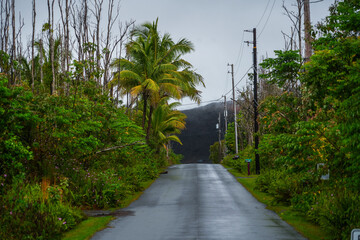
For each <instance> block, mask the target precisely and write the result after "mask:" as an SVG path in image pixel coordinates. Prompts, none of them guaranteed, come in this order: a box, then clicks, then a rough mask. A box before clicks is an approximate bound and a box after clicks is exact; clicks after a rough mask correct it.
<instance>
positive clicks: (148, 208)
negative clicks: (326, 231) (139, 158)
mask: <svg viewBox="0 0 360 240" xmlns="http://www.w3.org/2000/svg"><path fill="white" fill-rule="evenodd" d="M123 213H124V214H123V216H120V217H119V218H117V219H116V220H114V221H112V222H111V223H110V228H107V229H105V230H103V231H101V232H98V233H97V234H96V235H95V236H94V237H93V238H92V239H94V240H95V239H96V240H98V239H102V240H103V239H109V240H110V239H111V240H112V239H114V240H115V239H121V240H165V239H166V240H190V239H194V240H195V239H196V240H198V239H199V240H200V239H201V240H230V239H231V240H242V239H244V240H262V239H266V240H272V239H284V240H291V239H305V238H304V237H302V236H301V235H300V234H299V233H297V232H296V231H295V230H294V229H293V228H292V227H291V226H289V225H288V224H287V223H285V222H283V221H282V220H281V219H280V218H279V217H278V216H277V215H276V214H275V213H274V212H272V211H270V210H267V209H265V206H264V205H263V204H261V203H259V202H258V201H257V200H256V199H255V198H254V197H253V196H252V195H251V194H250V193H249V192H247V191H246V189H245V188H244V187H243V186H242V185H241V184H239V183H238V182H237V181H236V179H235V178H234V177H233V176H232V175H231V174H229V173H228V172H227V170H226V169H225V168H224V167H222V166H221V165H215V164H183V165H175V166H172V167H170V168H169V169H168V174H163V175H161V177H160V178H159V179H157V180H156V181H155V182H154V184H153V185H151V187H150V188H148V189H147V190H146V191H145V192H144V194H143V195H142V196H141V197H140V198H139V199H138V200H137V201H135V202H133V203H132V204H131V205H130V206H129V207H128V208H126V209H124V210H123Z"/></svg>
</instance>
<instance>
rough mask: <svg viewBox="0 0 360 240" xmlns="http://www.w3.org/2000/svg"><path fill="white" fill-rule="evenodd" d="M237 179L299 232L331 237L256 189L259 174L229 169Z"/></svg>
mask: <svg viewBox="0 0 360 240" xmlns="http://www.w3.org/2000/svg"><path fill="white" fill-rule="evenodd" d="M228 171H229V172H230V173H231V174H232V175H234V176H235V177H236V178H237V180H238V181H239V182H240V183H241V184H242V185H243V186H244V187H245V188H246V189H247V190H248V191H249V192H250V193H251V194H252V195H253V196H254V197H255V198H256V199H257V200H258V201H259V202H262V203H264V204H265V205H266V206H267V207H266V208H267V209H269V210H272V211H274V212H275V213H276V214H278V215H279V216H280V218H281V219H282V220H284V221H285V222H287V223H288V224H290V225H291V226H293V227H294V228H295V229H296V230H297V231H298V232H299V233H301V234H302V235H303V236H304V237H306V238H307V239H309V240H325V239H329V235H328V234H327V233H326V232H325V231H324V230H322V229H321V228H320V226H318V225H316V224H313V223H312V222H310V221H308V220H307V219H306V216H305V215H303V214H302V213H300V212H298V211H295V210H293V209H292V208H291V207H289V206H284V205H281V204H277V203H274V201H273V197H272V196H271V195H269V194H267V193H264V192H260V191H259V190H256V189H255V182H256V178H257V175H250V176H247V174H246V175H245V174H243V173H240V172H238V171H236V170H235V169H228Z"/></svg>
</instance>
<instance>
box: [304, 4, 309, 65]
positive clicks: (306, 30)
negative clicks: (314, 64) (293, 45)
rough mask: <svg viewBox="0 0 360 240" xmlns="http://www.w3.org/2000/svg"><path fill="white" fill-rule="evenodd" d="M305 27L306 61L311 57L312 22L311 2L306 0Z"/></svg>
mask: <svg viewBox="0 0 360 240" xmlns="http://www.w3.org/2000/svg"><path fill="white" fill-rule="evenodd" d="M304 29H305V62H308V61H309V60H310V57H311V35H310V31H311V22H310V3H309V0H304Z"/></svg>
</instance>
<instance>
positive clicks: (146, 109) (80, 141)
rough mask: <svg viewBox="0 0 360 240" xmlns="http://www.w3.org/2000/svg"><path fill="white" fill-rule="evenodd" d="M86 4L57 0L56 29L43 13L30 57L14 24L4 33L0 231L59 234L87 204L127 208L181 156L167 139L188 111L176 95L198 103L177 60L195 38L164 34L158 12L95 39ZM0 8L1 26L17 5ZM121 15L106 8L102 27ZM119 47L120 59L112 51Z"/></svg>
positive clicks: (195, 81) (188, 71) (192, 76)
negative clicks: (149, 20)
mask: <svg viewBox="0 0 360 240" xmlns="http://www.w3.org/2000/svg"><path fill="white" fill-rule="evenodd" d="M35 2H36V1H33V4H34V7H35ZM53 2H54V1H53ZM95 2H96V3H97V4H103V3H102V2H103V1H101V2H100V1H99V2H98V1H95ZM110 3H112V4H114V3H113V1H110ZM5 4H6V5H5ZM84 4H86V1H81V2H76V3H73V4H72V5H69V2H68V1H59V8H60V11H61V18H62V19H61V20H62V23H63V25H61V24H60V25H58V27H56V28H55V26H54V25H53V21H54V15H53V14H52V15H51V14H50V15H49V21H48V23H46V24H44V25H43V28H42V30H41V32H40V33H39V35H38V36H39V37H38V38H33V39H32V41H31V43H30V44H29V46H30V47H29V49H31V50H32V51H30V52H32V54H30V52H27V53H24V52H22V51H21V49H22V45H21V41H20V39H18V38H16V39H12V38H11V35H10V33H9V32H6V31H4V34H5V35H2V37H1V49H0V216H1V218H0V239H61V237H62V235H63V233H64V232H67V231H69V230H71V229H74V228H75V227H76V226H78V224H79V223H81V222H82V221H83V220H85V219H86V216H84V214H83V212H82V210H84V209H116V208H120V207H124V206H127V205H128V204H129V203H130V202H131V201H132V200H134V198H136V197H137V196H139V194H140V193H141V191H143V190H144V188H146V187H147V186H149V185H150V184H151V182H152V181H153V180H154V179H155V178H157V177H158V175H159V173H160V172H161V171H162V170H163V168H164V167H166V166H168V165H170V164H173V163H179V162H180V159H181V156H179V155H175V154H174V153H173V152H172V150H171V148H170V142H171V141H176V142H180V140H179V139H178V137H177V136H176V134H178V133H180V131H181V130H182V129H184V127H185V118H186V116H185V115H184V114H182V113H181V112H179V111H177V110H176V109H175V108H176V106H177V104H178V103H176V102H174V101H173V100H179V99H181V98H183V97H190V98H191V99H193V100H194V101H196V102H198V101H200V92H199V91H198V90H197V89H196V87H197V86H198V85H199V84H203V80H202V77H201V76H200V75H199V74H197V73H196V72H195V71H193V70H192V66H191V64H190V63H189V62H187V61H185V60H184V59H183V58H182V57H183V55H185V54H187V53H190V52H192V51H193V50H194V48H193V45H192V43H191V42H190V41H189V40H187V39H181V40H179V41H178V42H174V41H173V40H172V38H171V36H170V35H169V34H168V33H165V34H163V35H161V34H160V33H159V31H158V29H157V25H158V21H157V20H156V21H154V22H152V23H144V24H142V25H138V26H134V25H133V23H126V24H125V25H121V26H122V27H123V28H122V29H123V31H122V32H121V35H120V36H116V37H114V36H113V37H111V36H109V35H106V34H104V35H102V36H103V37H104V38H105V39H106V40H111V42H108V41H104V39H101V38H100V39H98V38H97V37H99V36H96V33H99V32H97V31H99V22H97V24H95V25H94V29H91V31H90V30H89V29H88V28H86V29H85V28H84V26H87V24H86V23H87V22H86V21H89V19H88V18H86V17H84V16H85V15H84V14H85V13H89V12H91V13H92V15H91V17H92V18H93V20H95V19H98V18H96V16H98V17H100V13H99V12H98V11H101V7H99V5H94V6H92V7H94V8H95V9H90V10H89V7H90V6H87V5H84ZM1 6H2V7H3V6H6V9H5V10H6V13H8V14H4V15H3V14H1V25H2V26H3V24H9V19H10V17H11V16H12V12H13V11H11V10H13V9H12V8H13V7H14V6H13V5H11V4H10V1H7V0H5V1H1ZM76 6H77V7H76ZM48 7H49V9H53V8H54V4H52V5H51V4H50V3H49V1H48ZM69 8H71V11H70V10H69ZM108 8H109V12H112V11H113V10H114V9H113V8H114V6H113V5H111V4H109V6H108ZM33 11H34V12H35V8H34V10H33ZM68 11H69V12H68ZM72 11H74V12H72ZM14 12H15V11H14ZM49 12H51V11H49ZM109 12H108V13H109ZM34 15H36V14H34ZM72 17H73V18H72ZM76 17H78V18H76ZM116 18H117V16H115V15H109V23H108V24H109V28H108V31H109V32H111V28H112V26H113V24H114V22H115V20H116ZM33 21H35V20H34V19H33ZM69 24H70V26H72V27H73V29H72V30H71V29H70V28H69ZM10 26H12V25H11V24H10ZM130 27H131V31H130ZM14 29H15V26H14ZM15 30H16V31H19V32H21V27H19V29H15ZM33 31H34V32H33V33H34V34H33V36H34V35H35V28H33ZM80 33H81V34H80ZM6 34H7V35H6ZM79 34H80V35H79ZM90 34H94V35H93V36H92V37H90ZM108 34H110V35H111V33H108ZM14 36H15V37H16V36H17V37H18V36H19V35H14ZM71 36H72V37H74V39H76V41H74V42H71V43H72V44H70V40H69V37H71ZM90 39H92V40H93V41H94V42H91V41H90ZM94 39H95V40H94ZM11 40H13V41H11ZM117 48H118V49H119V51H120V52H121V50H123V51H124V52H123V55H121V54H118V55H117V56H115V54H113V53H114V50H115V49H117ZM15 53H16V54H15ZM124 53H126V58H125V54H124ZM122 96H126V97H125V99H126V104H124V103H123V102H122V101H121V97H122ZM170 100H172V102H174V103H171V104H170V103H169V101H170ZM110 218H111V217H105V218H96V219H95V218H89V219H87V220H85V221H84V222H82V223H81V225H80V227H79V228H80V229H79V231H77V233H76V234H78V233H79V232H80V233H81V232H82V231H83V230H84V229H85V230H84V231H85V233H81V234H83V236H84V237H81V236H74V235H71V234H72V233H71V234H70V233H69V234H70V236H67V237H68V238H70V239H77V238H79V239H83V238H87V237H89V232H91V231H96V230H98V229H99V228H102V227H103V226H104V225H105V224H106V223H107V222H108V221H109V220H110ZM81 226H82V227H81ZM84 226H85V227H84ZM92 228H93V230H92ZM81 229H82V230H81ZM90 235H91V234H90Z"/></svg>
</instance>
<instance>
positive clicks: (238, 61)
mask: <svg viewBox="0 0 360 240" xmlns="http://www.w3.org/2000/svg"><path fill="white" fill-rule="evenodd" d="M244 35H245V34H244V32H243V34H242V37H241V45H240V49H239V53H238V56H237V58H236V62H235V64H234V65H235V66H236V65H238V64H239V65H240V63H241V59H242V56H243V50H244Z"/></svg>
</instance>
